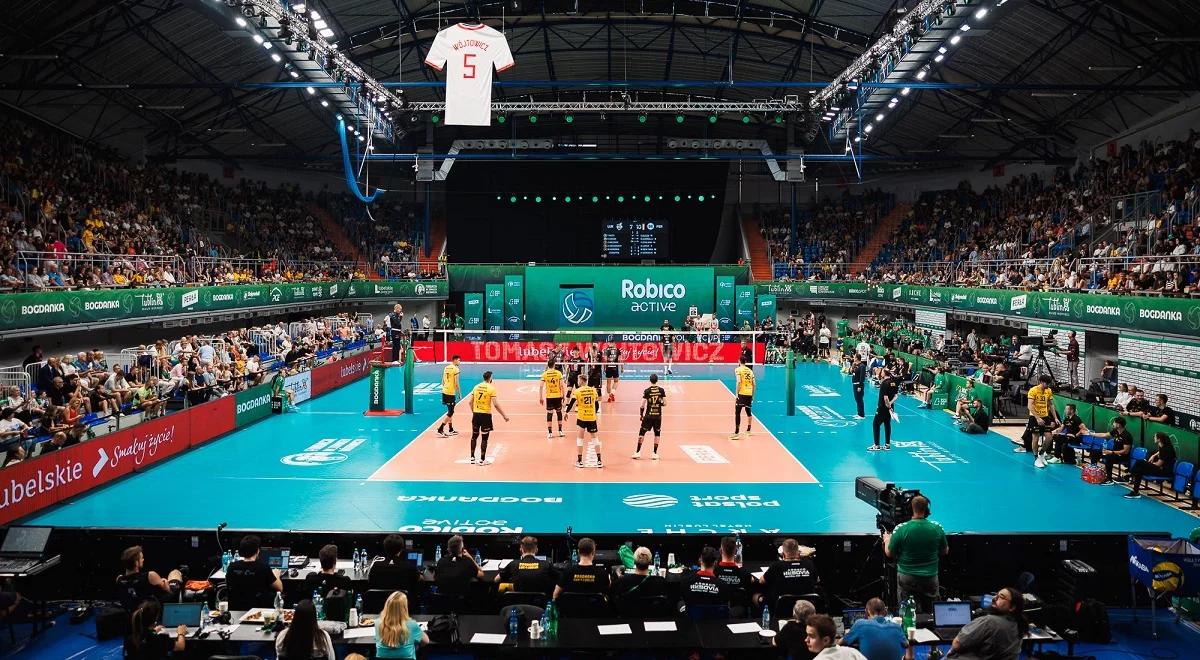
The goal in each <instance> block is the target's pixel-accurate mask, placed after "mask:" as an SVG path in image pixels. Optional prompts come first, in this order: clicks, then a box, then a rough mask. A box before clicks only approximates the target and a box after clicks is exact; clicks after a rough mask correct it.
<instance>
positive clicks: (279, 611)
mask: <svg viewBox="0 0 1200 660" xmlns="http://www.w3.org/2000/svg"><path fill="white" fill-rule="evenodd" d="M282 617H283V592H279V591H276V592H275V618H276V620H279V619H281V618H282Z"/></svg>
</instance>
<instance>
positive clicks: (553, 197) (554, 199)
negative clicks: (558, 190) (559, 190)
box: [550, 195, 558, 202]
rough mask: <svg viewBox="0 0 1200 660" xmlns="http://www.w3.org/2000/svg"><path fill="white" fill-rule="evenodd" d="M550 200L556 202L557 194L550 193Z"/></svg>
mask: <svg viewBox="0 0 1200 660" xmlns="http://www.w3.org/2000/svg"><path fill="white" fill-rule="evenodd" d="M550 201H552V202H557V201H558V195H552V196H551V197H550Z"/></svg>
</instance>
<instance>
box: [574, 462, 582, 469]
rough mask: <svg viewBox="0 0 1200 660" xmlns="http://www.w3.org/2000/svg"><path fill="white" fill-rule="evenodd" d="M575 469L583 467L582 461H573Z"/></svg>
mask: <svg viewBox="0 0 1200 660" xmlns="http://www.w3.org/2000/svg"><path fill="white" fill-rule="evenodd" d="M575 467H577V468H581V467H583V461H575Z"/></svg>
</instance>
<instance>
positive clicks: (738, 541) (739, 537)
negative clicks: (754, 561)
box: [733, 534, 742, 566]
mask: <svg viewBox="0 0 1200 660" xmlns="http://www.w3.org/2000/svg"><path fill="white" fill-rule="evenodd" d="M733 539H734V543H735V544H736V545H737V552H736V554H734V556H733V561H734V562H736V563H737V565H738V566H741V565H742V535H741V534H738V535H736V536H734V537H733Z"/></svg>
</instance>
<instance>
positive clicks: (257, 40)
mask: <svg viewBox="0 0 1200 660" xmlns="http://www.w3.org/2000/svg"><path fill="white" fill-rule="evenodd" d="M251 38H252V39H254V43H256V44H258V45H260V46H261V45H262V43H263V38H262V35H261V34H256V35H254V36H253V37H251Z"/></svg>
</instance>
